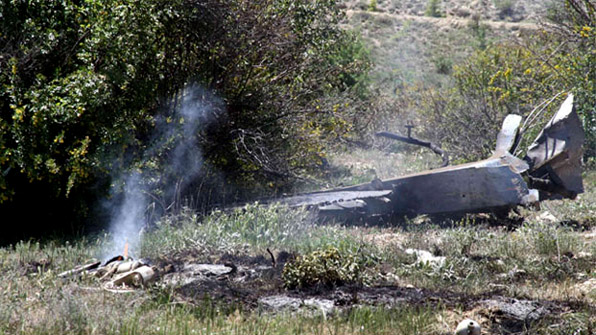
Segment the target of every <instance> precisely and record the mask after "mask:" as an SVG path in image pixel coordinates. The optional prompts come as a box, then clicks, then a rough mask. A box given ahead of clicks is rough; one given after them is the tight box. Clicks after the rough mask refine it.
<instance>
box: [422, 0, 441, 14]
mask: <svg viewBox="0 0 596 335" xmlns="http://www.w3.org/2000/svg"><path fill="white" fill-rule="evenodd" d="M439 6H440V0H429V1H428V3H427V4H426V10H425V11H424V15H426V16H432V17H441V16H443V14H442V13H441V10H440V8H439Z"/></svg>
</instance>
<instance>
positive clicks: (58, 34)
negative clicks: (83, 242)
mask: <svg viewBox="0 0 596 335" xmlns="http://www.w3.org/2000/svg"><path fill="white" fill-rule="evenodd" d="M0 17H2V20H0V45H2V48H1V49H0V69H1V70H0V87H2V89H1V90H0V203H2V202H4V203H8V202H11V201H15V202H19V201H21V202H22V203H23V204H24V205H23V206H24V207H26V204H29V203H30V202H31V201H32V200H31V198H30V196H32V195H35V194H37V193H42V192H39V190H41V189H43V190H44V192H43V193H42V194H43V196H40V198H41V199H44V201H43V202H44V203H45V202H47V201H49V200H51V199H60V200H64V199H65V198H67V197H69V198H71V199H74V200H78V199H80V200H84V201H89V200H90V199H86V198H83V197H81V196H80V194H81V192H85V191H89V192H93V194H100V193H101V192H102V191H103V192H105V190H106V188H107V187H108V186H109V185H110V183H111V182H112V181H111V180H110V178H111V176H110V174H117V173H118V170H121V169H128V168H130V167H131V166H134V165H136V166H134V167H135V168H138V169H141V170H143V172H148V173H150V172H155V171H161V170H162V169H164V167H167V163H168V160H169V157H171V156H172V155H174V154H175V153H173V152H172V147H171V146H170V145H169V144H170V143H169V142H168V141H163V143H164V145H163V147H161V148H152V146H153V145H154V143H153V141H154V137H153V135H152V134H154V132H155V131H156V124H159V122H158V121H159V120H160V119H165V120H170V121H171V119H172V118H171V117H172V115H174V114H175V112H176V110H178V109H180V104H181V101H183V100H184V99H183V98H184V97H185V94H186V91H185V89H186V88H187V87H189V86H190V84H197V86H200V87H201V88H202V89H203V90H204V92H205V93H206V94H197V95H196V96H195V97H193V99H195V101H194V102H196V103H197V104H199V103H204V105H206V106H207V107H209V110H210V112H211V117H210V119H209V122H208V124H205V125H204V126H203V127H202V128H201V129H200V131H196V133H194V134H193V135H194V136H195V137H196V141H195V143H196V144H195V145H196V147H197V148H196V149H197V150H196V151H197V152H200V153H202V156H203V157H202V158H203V159H204V161H205V162H206V164H204V168H203V170H202V171H203V172H204V174H202V175H201V176H199V177H197V178H196V180H193V182H196V183H201V185H202V186H204V187H206V186H209V187H210V188H211V189H210V190H208V191H209V192H212V193H217V192H220V190H222V189H224V187H221V185H222V184H225V183H224V182H222V181H221V179H223V178H219V177H220V176H224V177H226V180H227V181H229V184H234V189H235V190H234V192H230V193H232V194H234V195H233V196H235V195H237V194H244V193H242V192H241V190H246V189H249V190H253V189H257V190H261V191H262V190H267V191H269V193H271V192H272V191H274V190H275V189H276V188H281V187H286V188H287V187H289V185H291V182H292V181H293V180H295V179H294V178H297V177H300V176H303V175H304V174H306V173H308V172H312V171H313V170H316V169H317V168H319V167H320V165H321V164H320V161H321V157H322V156H324V154H325V148H326V144H327V143H333V142H334V141H337V140H338V139H341V138H345V137H349V136H351V135H352V134H354V133H356V132H357V131H358V127H356V126H354V125H357V124H358V123H359V120H366V115H365V114H364V112H362V111H364V110H365V109H364V108H360V107H361V104H362V103H363V101H365V100H366V99H367V96H368V92H367V86H366V72H367V70H368V68H369V61H368V54H367V52H366V50H365V48H364V46H363V44H362V43H359V40H358V37H357V36H356V35H355V34H352V33H350V32H348V31H346V30H344V29H343V28H341V27H340V26H339V22H340V20H341V19H342V14H341V12H340V11H339V9H338V7H337V6H336V5H335V1H333V0H325V1H316V2H313V1H307V0H300V1H284V0H275V1H260V0H259V1H250V2H246V1H237V0H208V1H200V2H197V1H193V0H175V1H165V0H159V1H150V2H146V1H127V2H120V1H115V0H108V1H84V2H79V1H41V0H36V1H30V2H28V3H26V4H25V3H23V2H18V1H16V2H14V1H13V2H2V3H1V4H0ZM209 97H218V102H217V103H215V102H213V101H212V99H210V98H209ZM174 121H180V122H183V120H174ZM147 148H152V151H154V152H158V153H159V154H158V155H155V157H153V158H152V159H151V161H150V162H149V163H147V160H146V158H147V157H143V153H144V152H147V150H146V149H147ZM215 171H217V172H215ZM153 175H157V173H154V174H153ZM265 181H267V182H265ZM168 183H170V184H171V183H176V181H172V180H165V181H164V180H161V181H159V180H157V181H156V184H157V185H156V187H160V186H161V185H163V184H168ZM196 183H195V185H194V186H197V185H196ZM209 183H210V184H209ZM189 184H192V183H190V182H189ZM205 184H209V185H205ZM229 184H226V185H225V186H228V185H229ZM209 192H203V193H204V194H206V193H209ZM221 193H223V192H221ZM247 193H248V192H247ZM181 195H182V196H188V193H184V192H183V191H182V194H181ZM230 197H232V196H230ZM173 200H175V199H163V202H167V203H171V202H172V201H173ZM34 202H36V201H34ZM69 206H71V207H74V206H75V205H74V204H69ZM48 207H51V206H48ZM71 209H72V208H71ZM15 211H16V210H15ZM80 214H81V217H84V214H85V213H80Z"/></svg>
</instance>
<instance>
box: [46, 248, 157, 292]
mask: <svg viewBox="0 0 596 335" xmlns="http://www.w3.org/2000/svg"><path fill="white" fill-rule="evenodd" d="M157 273H158V271H157V269H156V268H155V267H152V266H150V265H149V264H148V262H145V261H143V260H134V259H132V258H130V257H125V256H116V257H113V258H112V259H110V260H108V261H107V262H105V263H104V264H102V263H101V262H100V261H93V262H91V263H88V264H85V265H81V266H78V267H76V268H74V269H72V270H68V271H65V272H62V273H60V274H59V275H58V276H59V277H62V278H66V277H71V276H78V275H89V276H95V277H97V278H98V279H99V281H100V282H101V283H102V287H103V288H104V289H106V290H109V291H129V290H131V289H133V288H142V287H146V286H147V285H149V284H151V283H152V282H154V281H155V280H156V279H157Z"/></svg>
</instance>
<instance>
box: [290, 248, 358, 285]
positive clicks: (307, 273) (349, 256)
mask: <svg viewBox="0 0 596 335" xmlns="http://www.w3.org/2000/svg"><path fill="white" fill-rule="evenodd" d="M367 263H368V262H367V259H366V257H364V256H363V255H362V254H359V253H350V252H346V251H344V252H340V250H338V249H337V248H335V247H330V248H327V249H324V250H317V251H313V252H311V253H309V254H306V255H303V256H300V257H298V258H297V259H295V260H293V261H290V262H288V263H286V265H285V266H284V269H283V273H282V279H283V281H284V285H285V287H286V288H288V289H296V288H298V289H304V288H310V287H321V286H322V287H333V286H338V285H343V284H351V283H356V284H366V283H367V282H368V281H369V280H370V276H369V275H368V274H367V273H366V268H365V266H366V265H367Z"/></svg>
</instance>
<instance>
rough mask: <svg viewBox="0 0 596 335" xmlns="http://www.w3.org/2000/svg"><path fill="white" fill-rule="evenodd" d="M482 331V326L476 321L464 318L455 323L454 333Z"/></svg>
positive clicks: (469, 334)
mask: <svg viewBox="0 0 596 335" xmlns="http://www.w3.org/2000/svg"><path fill="white" fill-rule="evenodd" d="M481 332H482V327H480V324H478V322H476V321H474V320H471V319H465V320H463V321H462V322H460V323H459V324H458V325H457V328H455V335H480V334H481Z"/></svg>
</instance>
